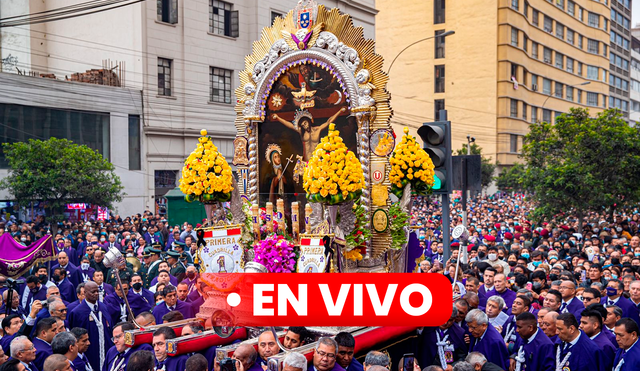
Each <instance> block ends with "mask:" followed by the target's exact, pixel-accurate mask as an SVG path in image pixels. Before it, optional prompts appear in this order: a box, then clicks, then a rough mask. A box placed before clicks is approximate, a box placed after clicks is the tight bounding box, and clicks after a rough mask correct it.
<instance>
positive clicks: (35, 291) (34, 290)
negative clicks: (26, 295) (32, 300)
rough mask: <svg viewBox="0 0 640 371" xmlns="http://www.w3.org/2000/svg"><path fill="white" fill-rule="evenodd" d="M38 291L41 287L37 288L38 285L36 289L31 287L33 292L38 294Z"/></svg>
mask: <svg viewBox="0 0 640 371" xmlns="http://www.w3.org/2000/svg"><path fill="white" fill-rule="evenodd" d="M38 291H40V289H39V288H37V287H36V288H35V289H31V292H32V293H34V294H37V293H38Z"/></svg>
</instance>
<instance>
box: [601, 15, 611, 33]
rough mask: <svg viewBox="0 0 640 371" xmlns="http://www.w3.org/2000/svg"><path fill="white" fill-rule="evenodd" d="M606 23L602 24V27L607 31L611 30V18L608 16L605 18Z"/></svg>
mask: <svg viewBox="0 0 640 371" xmlns="http://www.w3.org/2000/svg"><path fill="white" fill-rule="evenodd" d="M603 20H604V23H603V24H602V29H603V30H605V31H609V20H608V19H606V18H603Z"/></svg>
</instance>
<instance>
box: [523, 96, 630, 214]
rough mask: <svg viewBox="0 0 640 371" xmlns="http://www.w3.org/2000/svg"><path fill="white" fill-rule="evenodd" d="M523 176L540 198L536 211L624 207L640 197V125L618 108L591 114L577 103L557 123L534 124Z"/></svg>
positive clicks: (530, 134) (581, 210) (527, 142)
mask: <svg viewBox="0 0 640 371" xmlns="http://www.w3.org/2000/svg"><path fill="white" fill-rule="evenodd" d="M522 157H523V158H524V159H525V161H526V165H527V166H526V171H525V172H524V174H523V175H522V178H521V181H522V184H523V185H524V187H525V188H526V189H527V190H530V191H533V193H534V197H535V199H536V201H537V202H538V205H539V206H538V208H537V209H536V216H538V217H547V218H549V217H552V216H553V215H555V214H557V213H559V212H567V211H570V210H574V211H575V212H576V213H577V214H578V216H579V217H580V218H581V217H582V215H584V213H585V212H586V211H590V210H598V211H600V210H602V208H603V207H604V208H609V207H613V205H617V206H623V205H628V204H632V203H637V202H638V201H640V187H638V184H639V182H640V130H639V129H638V128H635V127H631V126H629V125H628V124H627V123H626V122H625V121H624V120H623V119H622V118H621V116H620V113H619V111H617V110H606V111H604V112H602V113H600V114H599V115H598V116H596V117H589V112H588V110H585V109H581V108H573V109H571V111H570V112H569V113H568V114H563V115H562V116H560V117H559V118H558V119H557V120H556V123H555V125H554V124H551V123H547V122H542V123H534V124H531V126H530V132H529V134H528V135H527V136H526V137H525V145H524V147H523V151H522Z"/></svg>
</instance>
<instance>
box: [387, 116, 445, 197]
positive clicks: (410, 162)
mask: <svg viewBox="0 0 640 371" xmlns="http://www.w3.org/2000/svg"><path fill="white" fill-rule="evenodd" d="M404 133H405V134H404V136H403V137H402V141H401V142H400V143H399V144H398V146H397V147H396V150H395V151H394V152H393V155H392V156H391V158H390V159H389V163H390V164H391V171H390V172H389V181H390V182H391V185H392V187H391V191H392V192H393V193H394V194H395V195H396V196H398V197H400V196H401V195H402V192H403V190H404V187H405V186H406V185H407V183H411V188H412V189H413V191H415V192H416V194H426V193H428V192H429V191H430V190H431V187H433V183H434V179H433V176H434V171H433V168H434V166H433V162H432V161H431V158H430V157H429V155H428V154H427V152H425V151H424V149H422V148H421V147H420V145H418V143H417V142H416V138H415V137H413V136H412V135H409V128H407V127H405V128H404Z"/></svg>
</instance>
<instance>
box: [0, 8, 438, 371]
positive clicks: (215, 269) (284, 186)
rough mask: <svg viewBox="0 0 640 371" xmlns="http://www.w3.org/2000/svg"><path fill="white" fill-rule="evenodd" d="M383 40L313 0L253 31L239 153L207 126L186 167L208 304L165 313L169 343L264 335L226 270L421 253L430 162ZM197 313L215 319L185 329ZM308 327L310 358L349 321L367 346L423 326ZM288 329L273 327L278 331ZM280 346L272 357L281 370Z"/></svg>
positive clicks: (224, 343) (180, 345) (115, 258)
mask: <svg viewBox="0 0 640 371" xmlns="http://www.w3.org/2000/svg"><path fill="white" fill-rule="evenodd" d="M374 46H375V42H374V41H373V40H369V39H365V37H364V33H363V29H362V28H361V27H355V26H354V25H353V22H352V19H351V17H350V16H349V15H347V14H344V13H341V12H340V10H339V9H337V8H334V9H327V8H325V7H324V6H322V5H318V4H317V3H316V2H315V1H313V0H300V1H299V2H298V4H297V6H296V7H295V8H294V9H293V10H291V11H290V12H289V13H288V14H286V16H284V17H278V18H276V19H275V20H274V22H273V24H272V25H271V26H270V27H266V28H265V29H264V30H263V31H262V35H261V38H260V40H258V41H256V42H255V43H254V44H253V48H252V53H251V54H250V55H248V56H247V57H246V59H245V66H244V69H243V70H242V71H240V73H239V80H240V85H239V87H238V88H237V89H236V96H237V105H236V107H235V110H236V113H237V117H236V119H235V127H236V129H237V135H236V138H235V140H234V153H233V159H232V161H231V164H229V162H228V161H227V159H226V158H225V156H224V155H223V154H221V153H220V151H219V150H218V148H217V147H216V146H215V144H214V143H213V140H212V138H211V137H209V136H208V133H207V131H206V130H202V131H201V137H200V138H199V139H198V143H197V145H196V148H195V149H194V150H193V152H192V153H191V154H190V155H189V156H188V158H187V159H186V160H185V162H184V167H183V169H182V174H181V175H182V176H181V179H180V189H181V191H182V192H183V193H184V194H185V199H186V201H188V202H201V203H202V204H203V205H204V207H205V210H206V215H207V220H206V221H205V223H204V224H203V227H202V228H200V229H198V230H197V231H196V234H197V240H198V246H199V247H198V251H197V254H196V256H195V259H194V262H195V263H196V264H198V265H199V267H200V278H199V282H198V284H197V285H196V286H197V289H198V290H199V291H200V294H201V296H202V300H203V303H202V304H201V305H200V307H199V308H200V309H199V313H198V314H197V316H196V318H195V319H187V320H184V321H179V322H173V323H170V324H168V325H169V326H170V327H172V328H173V329H174V330H175V331H176V334H177V335H178V336H179V337H178V338H176V339H173V340H171V341H169V342H168V344H167V347H168V348H167V350H168V353H169V355H179V354H186V353H191V352H194V351H198V350H202V349H204V348H208V347H211V346H217V356H218V357H219V358H224V357H229V356H230V355H231V354H232V353H233V351H234V349H235V348H237V347H238V346H239V344H251V345H253V346H256V347H257V335H258V334H259V333H260V332H262V331H264V329H262V328H252V327H242V328H237V327H235V326H225V323H224V322H225V321H227V324H229V323H232V321H231V320H230V319H229V316H232V314H231V313H232V308H231V307H229V305H228V303H227V302H226V300H225V298H226V296H227V294H228V293H230V292H233V290H234V288H235V286H234V282H229V281H228V278H227V276H226V275H225V274H228V273H243V272H244V273H247V272H251V273H267V272H272V273H299V274H304V273H315V272H327V273H329V272H331V273H345V272H371V273H378V272H380V273H384V272H395V273H401V272H408V271H410V270H411V269H412V268H413V267H414V266H415V265H416V264H415V263H416V261H412V260H413V259H409V256H408V254H407V250H408V248H407V247H408V246H410V245H411V244H415V245H417V244H418V240H417V238H416V237H415V235H414V234H412V232H411V229H410V228H409V226H408V224H409V223H408V221H409V213H410V209H411V198H412V196H414V195H426V194H428V193H430V190H431V187H432V186H433V182H434V181H433V176H434V171H433V163H432V162H431V159H430V158H429V156H428V155H427V153H426V152H425V151H424V150H423V149H422V148H421V146H420V145H419V144H418V143H417V142H416V139H415V138H414V137H412V136H410V135H409V134H408V130H407V129H405V130H404V133H402V134H401V138H400V139H399V140H398V143H397V146H396V139H397V135H396V133H395V132H394V131H393V129H392V127H391V125H390V119H391V116H392V109H391V106H390V102H389V101H390V95H389V93H388V92H387V90H386V85H387V81H388V76H387V74H386V73H385V72H383V70H382V67H383V58H382V57H381V56H380V55H378V54H376V53H375V50H374ZM231 165H233V166H234V167H235V174H234V169H233V168H232V166H231ZM5 236H6V234H5ZM3 237H4V236H3ZM49 250H50V254H49V255H51V256H52V255H53V253H54V252H53V251H52V250H53V249H49ZM49 250H47V251H49ZM51 256H48V258H51ZM122 261H123V257H122V255H121V253H120V252H119V251H117V250H116V249H112V250H110V251H109V252H108V253H107V254H106V256H105V264H106V265H107V266H117V265H118V264H120V263H121V262H122ZM409 263H412V264H409ZM13 269H15V270H16V271H18V270H19V269H18V267H13ZM116 277H117V278H118V279H119V276H116ZM127 306H128V304H127ZM190 321H199V322H201V323H202V324H205V325H206V327H207V328H210V330H209V331H205V332H204V333H200V334H193V335H188V336H180V335H181V333H182V327H183V326H185V325H186V324H187V323H189V322H190ZM134 322H135V321H134ZM136 325H137V324H136ZM162 326H166V325H162ZM137 327H138V328H137V329H136V330H132V331H127V332H126V334H125V340H126V343H127V345H128V346H131V347H133V346H137V345H140V344H143V343H151V341H152V334H153V331H154V330H155V329H157V328H158V327H160V325H158V326H148V327H142V326H138V325H137ZM308 329H309V330H310V332H311V333H312V334H313V337H314V339H311V340H313V341H311V342H309V343H307V344H306V345H304V346H302V347H300V348H298V349H296V350H295V351H297V352H301V353H302V354H304V355H305V356H307V358H308V359H311V356H312V354H313V349H314V347H315V344H316V343H315V340H317V339H318V338H319V337H320V336H333V335H335V334H336V333H338V332H340V331H347V332H350V333H352V334H353V335H354V337H355V339H356V349H355V351H356V355H363V354H364V353H365V352H366V351H367V350H370V349H374V348H375V349H377V350H384V349H386V348H387V347H389V346H391V345H390V344H397V343H399V342H401V341H402V340H403V339H406V338H407V337H409V336H410V335H409V334H410V333H412V331H413V330H414V328H405V327H346V328H345V327H318V328H316V327H310V328H308ZM284 330H285V328H280V327H272V328H271V331H272V332H273V333H274V335H275V338H276V339H278V340H282V338H283V336H284ZM398 339H400V340H398ZM238 340H242V342H238ZM278 343H279V344H278V345H279V346H280V347H281V348H282V349H283V350H285V351H286V349H284V347H282V345H281V344H280V341H278ZM285 355H286V352H282V353H280V354H278V355H276V356H274V357H272V359H270V361H269V362H270V366H269V368H270V369H272V370H274V371H277V370H279V369H281V368H280V367H281V362H282V359H283V358H284V356H285Z"/></svg>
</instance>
